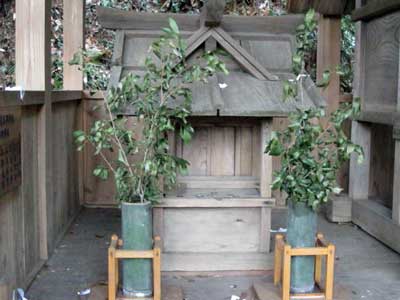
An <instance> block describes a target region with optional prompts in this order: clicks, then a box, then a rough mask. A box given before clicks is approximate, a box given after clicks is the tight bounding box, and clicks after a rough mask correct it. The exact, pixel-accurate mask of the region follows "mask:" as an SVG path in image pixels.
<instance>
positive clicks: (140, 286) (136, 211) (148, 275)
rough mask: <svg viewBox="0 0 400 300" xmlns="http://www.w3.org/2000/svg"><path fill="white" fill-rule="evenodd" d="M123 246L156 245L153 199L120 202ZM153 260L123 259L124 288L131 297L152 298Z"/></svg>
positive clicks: (127, 247)
mask: <svg viewBox="0 0 400 300" xmlns="http://www.w3.org/2000/svg"><path fill="white" fill-rule="evenodd" d="M121 211H122V239H123V241H124V245H123V248H124V249H127V250H150V249H152V247H153V217H152V209H151V204H150V202H146V203H126V202H123V203H122V205H121ZM152 277H153V275H152V263H151V260H150V259H124V260H123V261H122V291H123V294H124V295H125V296H129V297H138V298H139V297H150V296H151V295H152V293H153V292H152V290H153V283H152V282H153V278H152Z"/></svg>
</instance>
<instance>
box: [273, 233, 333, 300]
mask: <svg viewBox="0 0 400 300" xmlns="http://www.w3.org/2000/svg"><path fill="white" fill-rule="evenodd" d="M292 256H315V284H316V285H317V286H318V288H319V289H320V290H321V292H320V293H309V294H290V265H291V260H292ZM323 256H326V276H325V287H324V288H322V286H321V281H322V257H323ZM274 261H275V265H274V285H275V286H276V285H278V284H279V283H281V284H282V300H289V299H315V298H318V297H324V299H325V300H333V278H334V264H335V246H334V245H332V244H330V243H328V242H327V241H325V239H324V236H323V235H322V234H321V233H318V234H317V238H316V242H315V247H314V248H292V247H291V246H290V245H288V244H286V243H285V241H284V238H283V236H282V235H281V234H277V235H276V238H275V260H274Z"/></svg>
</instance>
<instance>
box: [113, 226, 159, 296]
mask: <svg viewBox="0 0 400 300" xmlns="http://www.w3.org/2000/svg"><path fill="white" fill-rule="evenodd" d="M160 241H161V240H160V237H155V238H154V247H153V250H147V251H135V250H124V249H120V248H121V247H122V245H123V241H122V240H121V239H118V236H117V235H116V234H114V235H113V236H112V237H111V244H110V247H109V248H108V300H123V299H126V300H128V299H129V300H133V299H139V298H129V297H119V296H118V297H117V293H118V284H119V273H118V272H119V271H118V262H119V261H118V260H119V259H125V258H148V259H152V260H153V297H151V298H140V299H141V300H161V249H160Z"/></svg>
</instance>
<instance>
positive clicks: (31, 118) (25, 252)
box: [0, 92, 81, 291]
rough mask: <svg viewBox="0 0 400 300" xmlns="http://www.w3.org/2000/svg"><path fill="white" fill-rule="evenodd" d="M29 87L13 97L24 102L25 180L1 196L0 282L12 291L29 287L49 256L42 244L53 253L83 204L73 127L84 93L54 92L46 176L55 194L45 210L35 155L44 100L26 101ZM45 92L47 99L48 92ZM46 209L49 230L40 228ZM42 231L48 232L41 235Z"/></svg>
mask: <svg viewBox="0 0 400 300" xmlns="http://www.w3.org/2000/svg"><path fill="white" fill-rule="evenodd" d="M30 93H31V92H26V96H25V99H24V103H23V105H21V101H20V100H19V99H18V98H17V97H14V98H15V99H14V100H15V101H14V105H15V106H18V105H20V107H21V110H22V117H21V142H22V146H21V155H22V184H21V186H20V187H19V188H17V189H15V190H14V191H12V192H11V193H8V194H6V195H4V196H3V197H1V198H0V283H1V285H4V286H5V287H6V289H7V290H9V291H11V290H12V289H13V288H15V287H16V286H18V287H24V288H26V287H27V286H28V285H29V283H30V282H31V280H32V279H33V278H34V276H35V275H36V273H37V272H38V271H39V269H40V268H41V267H42V266H43V264H44V262H45V258H43V256H42V251H43V249H46V251H48V253H49V254H51V253H52V251H53V250H54V248H55V247H56V245H57V242H58V241H59V240H60V239H61V238H62V237H63V235H64V233H65V231H66V230H67V228H68V227H69V224H70V223H71V222H72V220H73V219H74V218H75V216H76V215H77V213H78V212H79V210H80V205H79V193H78V187H79V181H80V180H81V178H80V177H79V176H78V160H77V158H76V157H77V155H78V154H77V153H76V150H75V146H74V144H73V137H72V132H73V131H74V130H75V129H76V128H77V125H78V124H79V123H78V122H77V118H78V117H79V114H77V110H78V106H79V103H80V99H79V98H80V95H81V94H80V93H73V94H71V93H70V92H65V93H64V92H60V93H56V94H54V95H53V97H52V98H51V100H52V118H53V120H54V121H53V123H52V126H51V127H50V128H51V132H50V138H51V145H52V147H51V149H52V153H51V155H50V157H52V159H53V162H52V164H51V165H52V170H51V173H52V174H53V176H52V177H51V178H48V181H50V184H52V186H53V189H52V191H53V194H52V195H50V197H49V200H50V201H49V202H48V203H46V208H47V209H46V211H45V213H43V212H42V211H40V209H41V206H40V201H39V188H40V186H39V184H40V182H41V181H39V180H38V176H39V174H40V173H39V163H38V159H37V157H38V154H39V151H41V147H40V144H39V143H38V132H39V122H40V106H41V104H37V105H26V103H29V102H30V101H31V100H30ZM37 93H38V92H37ZM41 94H42V103H44V98H45V93H44V92H41ZM10 95H11V96H15V95H17V94H16V93H12V92H2V93H0V103H4V101H3V100H4V98H6V97H7V98H8V99H9V98H10ZM59 96H61V97H59ZM35 97H37V96H36V95H35ZM60 99H63V101H61V100H60ZM37 102H40V101H39V100H37ZM8 103H9V102H8ZM9 104H10V103H9ZM0 109H1V105H0ZM42 182H43V181H42ZM44 215H45V216H47V217H46V220H45V224H47V226H46V227H45V232H41V230H42V229H43V226H42V225H41V222H42V220H41V216H44ZM42 236H46V238H45V239H42V238H41V237H42Z"/></svg>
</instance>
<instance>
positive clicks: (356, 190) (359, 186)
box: [349, 121, 371, 199]
mask: <svg viewBox="0 0 400 300" xmlns="http://www.w3.org/2000/svg"><path fill="white" fill-rule="evenodd" d="M351 140H352V141H353V142H354V143H356V144H358V145H360V146H361V147H363V150H364V162H363V163H362V164H358V163H357V158H356V157H355V156H352V157H351V160H350V182H349V195H350V197H351V198H352V199H367V198H368V191H369V182H370V164H371V128H370V124H368V123H363V122H357V121H353V122H352V130H351Z"/></svg>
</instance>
